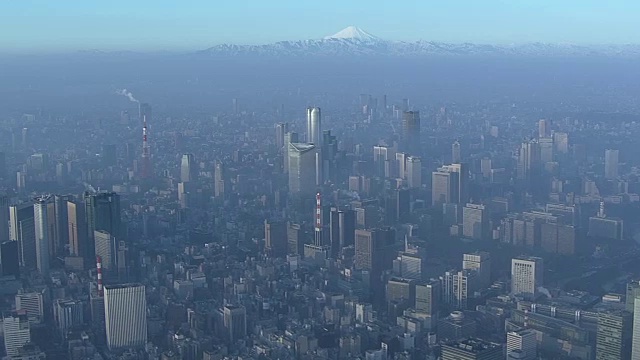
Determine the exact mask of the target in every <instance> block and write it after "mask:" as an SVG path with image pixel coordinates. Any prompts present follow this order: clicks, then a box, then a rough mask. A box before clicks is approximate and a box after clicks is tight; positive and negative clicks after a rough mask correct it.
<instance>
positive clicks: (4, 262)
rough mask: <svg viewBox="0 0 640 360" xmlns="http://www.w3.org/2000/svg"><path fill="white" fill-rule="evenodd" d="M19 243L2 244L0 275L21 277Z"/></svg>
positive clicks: (0, 250)
mask: <svg viewBox="0 0 640 360" xmlns="http://www.w3.org/2000/svg"><path fill="white" fill-rule="evenodd" d="M19 254H20V253H19V251H18V242H17V241H11V240H9V241H5V242H3V243H1V244H0V275H2V276H9V275H13V276H15V277H16V279H17V278H19V277H20V256H19Z"/></svg>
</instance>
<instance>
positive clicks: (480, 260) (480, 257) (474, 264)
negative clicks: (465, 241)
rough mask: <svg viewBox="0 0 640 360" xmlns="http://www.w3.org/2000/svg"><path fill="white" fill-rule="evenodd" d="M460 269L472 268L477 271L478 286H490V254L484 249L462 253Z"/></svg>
mask: <svg viewBox="0 0 640 360" xmlns="http://www.w3.org/2000/svg"><path fill="white" fill-rule="evenodd" d="M462 269H463V270H474V271H476V272H477V273H478V286H479V287H480V288H483V289H485V288H488V287H489V286H491V255H490V254H489V253H488V252H486V251H477V252H475V253H471V254H464V255H462Z"/></svg>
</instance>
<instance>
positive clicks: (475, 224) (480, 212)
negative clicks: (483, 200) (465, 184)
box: [462, 204, 490, 240]
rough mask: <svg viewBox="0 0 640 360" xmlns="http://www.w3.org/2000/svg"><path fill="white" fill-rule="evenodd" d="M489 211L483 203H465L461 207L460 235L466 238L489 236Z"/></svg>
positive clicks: (478, 238)
mask: <svg viewBox="0 0 640 360" xmlns="http://www.w3.org/2000/svg"><path fill="white" fill-rule="evenodd" d="M489 231H490V228H489V211H488V210H487V209H485V206H484V205H480V204H467V205H466V206H465V207H464V208H463V209H462V235H463V236H464V237H466V238H468V239H474V240H482V239H486V238H487V237H488V236H489Z"/></svg>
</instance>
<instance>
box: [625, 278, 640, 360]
mask: <svg viewBox="0 0 640 360" xmlns="http://www.w3.org/2000/svg"><path fill="white" fill-rule="evenodd" d="M637 284H638V283H637V282H636V285H635V286H633V285H632V291H631V292H629V290H627V297H629V295H632V296H633V298H632V300H631V302H632V304H633V339H632V342H631V343H632V345H631V346H632V347H631V360H640V287H638V285H637ZM634 288H635V289H639V290H633V289H634Z"/></svg>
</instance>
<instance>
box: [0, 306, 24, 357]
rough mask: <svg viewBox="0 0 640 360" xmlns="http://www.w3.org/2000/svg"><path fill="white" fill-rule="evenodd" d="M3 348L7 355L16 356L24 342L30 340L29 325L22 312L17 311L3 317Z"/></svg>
mask: <svg viewBox="0 0 640 360" xmlns="http://www.w3.org/2000/svg"><path fill="white" fill-rule="evenodd" d="M2 327H3V330H4V349H5V351H6V353H7V356H16V355H18V353H19V350H20V348H21V347H22V346H24V345H25V344H26V343H28V342H30V341H31V327H30V325H29V319H28V318H27V314H25V313H24V312H18V313H14V314H11V315H9V316H4V318H3V325H2Z"/></svg>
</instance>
